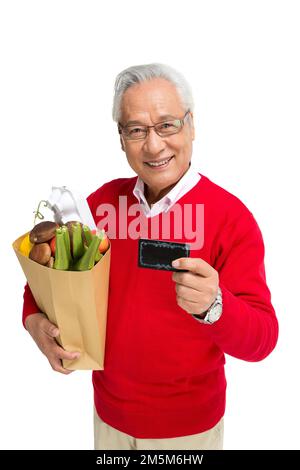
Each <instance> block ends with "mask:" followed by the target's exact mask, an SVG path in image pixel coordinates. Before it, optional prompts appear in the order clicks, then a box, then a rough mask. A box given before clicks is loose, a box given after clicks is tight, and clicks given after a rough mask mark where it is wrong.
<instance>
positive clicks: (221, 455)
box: [0, 450, 299, 469]
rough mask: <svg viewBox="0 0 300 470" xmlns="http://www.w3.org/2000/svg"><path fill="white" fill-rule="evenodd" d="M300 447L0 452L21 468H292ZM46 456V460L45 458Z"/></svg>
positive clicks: (4, 460)
mask: <svg viewBox="0 0 300 470" xmlns="http://www.w3.org/2000/svg"><path fill="white" fill-rule="evenodd" d="M298 453H299V451H298V450H222V451H205V450H204V451H195V450H191V451H188V450H183V451H180V450H174V451H173V450H169V451H168V450H162V451H146V450H145V451H143V450H140V451H137V450H126V451H122V450H107V451H97V450H36V451H34V450H27V451H26V450H6V451H2V452H1V456H0V459H1V457H2V459H3V460H2V462H1V460H0V462H1V463H4V462H5V463H6V461H9V460H11V462H12V463H13V464H14V466H15V467H16V468H17V469H18V468H19V467H20V468H24V466H25V465H27V464H28V465H30V467H31V468H32V467H35V464H36V466H37V467H39V468H40V467H41V466H42V465H44V463H45V462H47V466H48V465H51V464H52V465H54V466H56V468H57V466H58V467H61V465H62V464H64V463H65V464H66V465H68V466H69V465H75V466H77V465H81V464H82V465H84V467H89V468H91V467H93V466H95V467H98V468H99V465H100V466H101V465H109V466H110V465H111V466H117V467H118V468H132V467H141V466H143V465H167V466H169V467H172V466H173V465H190V466H194V465H196V466H199V465H204V466H231V465H232V466H234V465H239V467H240V468H244V466H245V467H247V466H249V465H251V466H252V465H253V466H255V467H253V468H256V466H259V465H261V464H264V463H266V464H267V468H270V466H271V465H274V466H275V465H276V466H277V467H278V466H279V467H281V466H282V468H289V467H288V464H289V463H291V464H293V463H294V462H295V459H297V454H298ZM45 459H46V460H45Z"/></svg>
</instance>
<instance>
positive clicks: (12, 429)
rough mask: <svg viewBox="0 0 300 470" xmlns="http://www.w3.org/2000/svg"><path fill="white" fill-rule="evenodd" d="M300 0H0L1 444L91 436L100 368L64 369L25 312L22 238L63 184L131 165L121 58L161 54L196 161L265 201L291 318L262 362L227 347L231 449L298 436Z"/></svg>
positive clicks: (277, 278) (278, 301) (279, 292)
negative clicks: (185, 94) (192, 131)
mask: <svg viewBox="0 0 300 470" xmlns="http://www.w3.org/2000/svg"><path fill="white" fill-rule="evenodd" d="M299 23H300V14H299V2H298V1H289V0H283V1H276V0H272V1H266V0H251V1H242V0H236V1H232V0H229V1H223V0H222V1H214V0H207V1H195V0H185V1H184V2H183V1H177V0H173V1H172V2H162V1H156V0H152V1H141V0H139V1H136V0H133V1H127V2H123V1H118V2H117V1H110V2H103V1H100V0H99V1H76V0H72V1H64V0H59V1H56V0H51V1H43V0H38V1H14V0H6V1H1V3H0V48H1V50H0V67H1V73H0V82H1V83H0V120H1V122H0V133H1V137H0V155H1V159H0V162H1V210H2V224H1V231H2V235H1V246H0V249H1V253H0V256H1V258H0V259H1V266H2V269H1V274H2V276H1V286H2V288H1V304H2V309H1V310H2V311H1V314H2V315H1V317H2V321H1V400H0V416H1V420H0V423H1V424H0V426H1V429H0V433H1V439H0V446H1V448H3V449H17V448H18V449H78V448H79V449H91V448H92V446H93V429H92V385H91V373H90V372H75V373H73V374H71V375H70V376H68V377H66V376H63V375H59V374H57V373H54V372H53V371H52V369H51V368H50V366H48V362H47V360H46V359H45V358H44V356H42V354H41V353H40V351H39V350H38V349H37V347H36V345H35V344H34V342H33V341H32V339H31V338H30V336H29V335H28V333H27V332H26V331H25V330H24V329H23V326H22V324H21V309H22V295H23V286H24V283H25V278H24V275H23V272H22V271H21V268H20V266H19V265H18V262H17V259H16V257H15V255H14V253H13V251H12V249H11V242H12V241H13V240H14V239H15V238H17V236H19V235H20V234H22V233H24V232H25V231H27V230H30V229H31V226H32V222H33V210H34V209H35V208H36V205H37V202H38V201H39V200H40V199H43V198H46V197H47V196H48V195H49V192H50V190H51V186H52V185H56V184H57V185H61V184H66V185H67V186H70V187H75V188H78V189H80V191H81V192H82V193H83V194H84V195H88V194H89V193H90V192H92V191H94V190H95V189H96V188H97V187H99V186H100V185H101V184H103V183H104V182H105V181H109V180H111V179H114V178H117V177H123V176H125V177H126V176H133V173H132V171H131V169H130V168H129V167H128V165H127V162H126V157H125V154H124V153H123V152H122V151H121V148H120V145H119V140H118V135H117V132H116V125H115V124H114V123H113V121H112V118H111V107H112V95H113V84H114V79H115V76H116V74H117V73H119V72H120V71H121V70H122V69H124V68H126V67H128V66H131V65H135V64H142V63H149V62H163V63H166V64H169V65H171V66H173V67H175V68H177V69H178V70H179V71H181V72H182V73H183V74H184V75H185V76H186V78H187V80H188V81H189V82H190V84H191V86H192V89H193V92H194V98H195V103H196V107H195V123H196V132H197V134H196V141H195V145H194V157H193V163H194V166H195V167H196V168H197V169H198V170H199V171H200V172H201V173H203V174H204V175H206V176H208V177H209V178H210V179H212V180H213V181H214V182H216V183H217V184H219V185H221V186H222V187H224V188H225V189H227V190H229V191H230V192H232V193H234V194H235V195H236V196H238V197H239V198H240V199H241V200H242V201H243V202H244V203H245V204H246V205H247V206H248V207H249V209H250V210H251V211H252V212H253V213H254V215H255V217H256V219H257V221H258V223H259V225H260V228H261V230H262V233H263V236H264V241H265V246H266V259H265V262H266V271H267V280H268V284H269V287H270V289H271V292H272V301H273V304H274V307H275V309H276V312H277V315H278V319H279V323H280V338H279V342H278V345H277V348H276V350H275V351H274V352H273V353H272V354H271V355H270V356H269V357H268V358H267V359H266V360H264V361H263V362H260V363H255V364H253V363H246V362H243V361H238V360H235V359H232V358H230V357H227V366H226V370H227V380H228V394H227V410H226V415H225V418H226V419H225V448H226V449H264V448H265V449H297V448H298V449H299V448H300V445H299V440H300V439H299V418H300V416H299V414H300V413H299V409H300V407H299V400H300V387H299V370H300V368H299V343H300V332H299V326H300V321H299V310H300V300H299V275H298V267H299V261H300V259H299V176H298V169H299V164H298V163H299V158H300V155H299V153H300V152H299V150H300V144H299V123H300V111H299V109H300V93H299V89H300V86H299V84H300V64H299V44H300V29H299Z"/></svg>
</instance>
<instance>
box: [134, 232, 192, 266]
mask: <svg viewBox="0 0 300 470" xmlns="http://www.w3.org/2000/svg"><path fill="white" fill-rule="evenodd" d="M189 256H190V246H189V244H187V243H176V242H165V241H162V240H147V239H145V238H140V239H139V253H138V265H139V266H140V267H141V268H152V269H162V270H165V271H181V272H183V271H185V270H183V269H176V268H173V266H172V261H174V260H175V259H178V258H188V257H189Z"/></svg>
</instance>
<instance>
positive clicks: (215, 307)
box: [192, 287, 223, 325]
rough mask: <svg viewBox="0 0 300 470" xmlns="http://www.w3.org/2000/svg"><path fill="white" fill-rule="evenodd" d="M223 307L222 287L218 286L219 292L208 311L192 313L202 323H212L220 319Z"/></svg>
mask: <svg viewBox="0 0 300 470" xmlns="http://www.w3.org/2000/svg"><path fill="white" fill-rule="evenodd" d="M222 309H223V302H222V291H221V289H220V287H218V294H217V297H216V299H215V301H214V302H213V303H212V304H211V306H210V307H209V309H208V310H206V312H203V313H202V314H201V315H197V314H192V315H193V317H194V318H196V319H197V320H198V321H199V322H200V323H206V324H208V325H211V324H212V323H215V322H216V321H218V320H219V318H220V316H221V315H222ZM203 315H205V316H204V317H203Z"/></svg>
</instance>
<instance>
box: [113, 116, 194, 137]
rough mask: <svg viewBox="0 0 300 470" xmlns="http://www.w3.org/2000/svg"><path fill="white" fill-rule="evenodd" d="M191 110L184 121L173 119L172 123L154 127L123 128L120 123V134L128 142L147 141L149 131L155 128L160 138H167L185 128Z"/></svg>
mask: <svg viewBox="0 0 300 470" xmlns="http://www.w3.org/2000/svg"><path fill="white" fill-rule="evenodd" d="M189 112H190V110H187V112H186V113H185V115H184V116H183V118H182V119H173V120H171V121H163V122H158V123H157V124H155V125H154V126H142V125H130V126H122V124H120V123H118V131H119V134H122V135H123V136H124V138H125V139H126V140H143V139H146V137H147V135H148V134H149V129H150V128H151V127H153V128H154V130H155V132H156V133H157V134H158V135H159V136H160V137H166V136H168V135H172V134H177V133H178V132H180V131H181V129H182V128H183V126H184V121H185V118H186V116H187V115H188V114H189Z"/></svg>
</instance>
